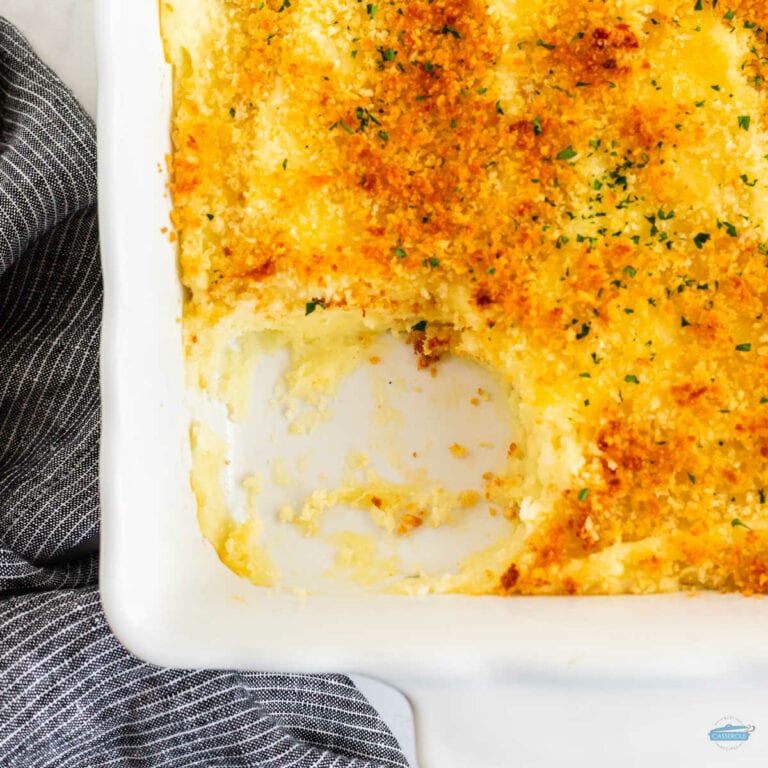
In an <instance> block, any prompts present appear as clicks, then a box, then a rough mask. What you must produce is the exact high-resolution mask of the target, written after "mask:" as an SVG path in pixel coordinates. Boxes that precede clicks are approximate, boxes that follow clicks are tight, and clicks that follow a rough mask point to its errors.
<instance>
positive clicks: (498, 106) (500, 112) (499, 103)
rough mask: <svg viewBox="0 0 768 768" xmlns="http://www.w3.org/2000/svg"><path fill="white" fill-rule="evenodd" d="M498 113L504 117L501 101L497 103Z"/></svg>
mask: <svg viewBox="0 0 768 768" xmlns="http://www.w3.org/2000/svg"><path fill="white" fill-rule="evenodd" d="M496 111H497V112H498V113H499V114H500V115H503V114H504V110H503V109H502V108H501V101H497V102H496Z"/></svg>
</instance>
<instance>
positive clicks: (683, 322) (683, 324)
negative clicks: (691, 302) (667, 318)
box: [680, 317, 693, 328]
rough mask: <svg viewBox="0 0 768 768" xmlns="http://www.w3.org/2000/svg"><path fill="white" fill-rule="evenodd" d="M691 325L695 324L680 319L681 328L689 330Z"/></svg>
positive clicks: (682, 318)
mask: <svg viewBox="0 0 768 768" xmlns="http://www.w3.org/2000/svg"><path fill="white" fill-rule="evenodd" d="M689 325H693V323H691V322H690V320H686V319H685V318H684V317H681V318H680V327H681V328H687V327H688V326H689Z"/></svg>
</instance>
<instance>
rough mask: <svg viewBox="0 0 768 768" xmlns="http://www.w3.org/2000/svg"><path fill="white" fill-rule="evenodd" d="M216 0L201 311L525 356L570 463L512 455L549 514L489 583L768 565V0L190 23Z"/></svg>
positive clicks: (309, 4)
mask: <svg viewBox="0 0 768 768" xmlns="http://www.w3.org/2000/svg"><path fill="white" fill-rule="evenodd" d="M192 6H195V11H194V13H195V14H197V16H199V17H200V18H204V19H205V24H204V25H202V26H201V28H200V31H199V33H197V34H196V35H192V37H191V38H190V39H191V40H193V41H197V45H199V48H198V49H197V50H195V49H194V48H193V47H192V44H191V43H189V42H186V43H184V44H182V43H180V42H178V41H179V40H180V39H181V38H180V37H178V36H177V37H176V38H174V35H173V34H172V33H168V38H169V54H170V57H171V59H172V61H173V63H174V64H175V66H176V108H175V116H174V128H173V140H174V153H173V185H172V188H173V194H174V202H175V211H174V222H175V224H176V227H177V230H178V233H179V237H180V248H181V251H180V253H181V267H182V279H183V281H184V283H185V285H186V286H187V288H188V289H189V292H190V293H189V299H188V302H187V310H186V312H187V322H188V324H189V328H194V329H195V332H197V330H199V328H201V327H204V326H205V324H206V323H212V322H215V321H216V320H217V318H219V317H220V316H221V315H222V313H224V312H225V310H227V309H229V308H231V307H234V306H235V305H236V304H237V303H238V302H242V301H247V302H253V303H254V305H255V308H256V311H257V312H258V313H259V315H260V317H261V318H262V322H263V318H268V319H269V320H270V321H272V322H274V323H276V324H279V323H281V322H290V323H300V322H306V323H310V322H312V321H313V317H314V318H316V317H317V316H318V315H319V314H321V313H323V312H326V313H327V312H331V311H344V312H356V313H363V314H365V313H368V314H371V315H375V316H379V317H381V318H390V320H391V323H392V325H393V326H395V327H398V328H400V327H407V328H410V327H411V326H417V333H422V334H426V337H425V338H421V337H419V339H418V340H419V341H420V342H421V344H422V356H423V355H425V354H429V352H428V351H425V347H424V344H425V343H427V344H429V343H430V342H429V340H430V339H440V340H441V346H442V345H444V344H447V345H448V346H449V347H450V348H451V349H452V350H453V351H454V352H455V353H457V354H463V355H468V356H471V357H473V358H475V359H477V360H479V361H480V362H481V363H482V364H484V365H486V366H488V367H491V368H493V369H495V370H497V371H499V372H500V373H501V374H502V375H504V376H505V377H506V378H507V379H508V380H509V381H511V382H512V383H513V385H514V387H515V390H516V392H517V393H518V397H519V399H520V402H521V403H522V406H521V407H524V412H525V414H527V415H526V418H527V419H528V420H529V432H530V434H529V435H528V437H529V438H530V437H531V435H533V434H534V433H536V430H537V429H539V428H540V425H541V424H542V423H543V422H544V421H546V420H547V419H550V421H551V423H552V424H556V425H557V424H559V425H560V427H559V428H557V429H554V431H550V433H548V435H549V437H548V439H549V440H550V441H551V443H552V446H553V447H552V450H551V451H550V452H549V453H547V455H552V456H555V460H554V462H555V464H557V465H558V466H559V467H560V468H561V469H562V470H563V472H562V473H561V475H557V476H558V477H562V476H564V477H565V478H566V479H565V480H562V479H561V480H557V481H556V480H553V479H552V477H554V476H555V475H556V474H557V473H556V472H554V470H553V471H551V472H550V471H549V470H547V471H548V472H549V475H546V473H545V472H544V470H542V473H543V475H542V477H543V479H542V480H541V484H540V489H539V490H540V498H539V499H535V498H534V499H532V498H530V496H529V495H527V494H528V492H527V491H524V490H520V489H517V490H516V489H515V488H513V487H511V486H512V483H511V481H509V479H507V480H506V481H505V480H504V478H502V479H501V480H498V481H495V482H496V484H497V486H498V487H499V488H504V489H505V490H504V493H506V496H503V497H502V500H503V502H504V505H505V507H506V513H507V514H508V515H509V516H510V517H513V518H516V517H517V516H518V515H520V517H521V523H520V525H521V526H524V527H525V529H526V535H525V538H524V543H523V545H522V546H521V547H520V548H519V549H518V551H516V552H514V553H513V554H511V555H510V557H509V558H508V559H507V560H506V561H505V562H504V563H503V567H497V568H496V570H493V569H492V570H493V572H492V574H491V578H490V582H489V584H488V585H486V586H483V587H479V588H478V590H479V591H489V590H490V591H496V592H499V593H501V594H509V593H552V592H566V593H582V592H621V591H655V590H665V589H677V588H687V587H704V588H713V589H727V590H742V591H768V566H767V564H766V563H767V560H766V556H767V555H768V513H767V512H766V509H767V507H766V494H767V493H768V380H767V377H768V323H767V322H766V318H765V317H764V312H765V311H766V300H767V298H768V229H767V228H766V215H767V214H768V195H767V194H766V181H768V160H767V159H766V157H767V156H766V155H765V153H766V152H768V133H767V130H766V129H767V128H768V124H767V123H766V118H767V117H768V115H767V114H766V103H767V102H766V86H765V80H764V77H765V75H766V61H767V58H766V57H768V42H767V40H768V37H767V35H768V11H767V10H766V7H765V4H764V3H762V2H757V1H756V0H753V1H752V2H739V0H733V1H732V2H729V3H723V2H722V1H721V2H712V0H680V1H674V0H655V1H651V2H648V1H647V0H645V1H644V2H639V1H637V0H608V1H607V2H600V3H596V2H589V1H588V0H567V2H566V1H565V0H498V1H497V2H485V1H484V0H434V1H432V0H407V1H400V0H391V2H375V3H374V2H372V3H367V2H350V1H349V0H323V1H321V0H290V2H289V1H288V0H265V1H264V2H262V0H218V2H214V0H210V2H207V3H202V6H201V3H200V2H199V0H198V2H197V3H190V2H188V1H187V2H175V3H172V4H168V3H165V4H164V7H163V13H164V23H165V25H166V28H167V29H168V30H172V29H174V25H176V24H178V23H179V17H181V22H182V23H183V22H184V14H185V13H186V14H188V16H192V15H193V11H192V10H191V8H192ZM201 7H202V8H203V9H204V10H200V8H201ZM381 323H382V325H381V328H382V330H384V329H385V328H386V327H387V325H386V320H382V321H381ZM189 338H190V339H191V336H190V337H189ZM411 340H412V341H413V339H411ZM434 343H437V342H434ZM516 442H517V444H516V446H515V450H514V451H510V456H509V461H510V466H513V464H514V463H515V462H522V464H519V465H518V464H514V466H516V467H517V466H523V465H524V466H526V467H527V468H528V471H529V472H530V471H531V457H532V456H534V454H535V452H536V451H540V450H541V449H540V448H536V447H534V445H533V442H532V441H531V440H529V441H528V444H526V440H525V439H521V440H517V441H516ZM566 444H567V445H572V446H576V447H575V448H574V449H573V450H571V449H570V448H568V447H567V445H566ZM536 455H538V454H536ZM541 455H542V456H543V455H544V454H543V453H542V454H541ZM526 460H528V464H525V462H526ZM537 462H538V460H537ZM543 463H544V460H543V459H542V460H541V461H540V462H538V463H536V462H534V464H535V466H534V467H533V470H534V471H537V467H539V466H543ZM553 473H554V474H553ZM563 473H564V474H563ZM545 475H546V476H545ZM511 476H512V473H511V471H510V477H511ZM492 485H493V483H492V482H489V490H488V497H489V500H491V501H493V502H494V503H498V493H501V491H494V489H493V487H492ZM494 494H496V495H494ZM521 509H522V510H523V512H522V513H521V512H520V510H521ZM531 509H534V512H530V510H531ZM526 510H528V512H526ZM417 528H418V526H413V531H412V532H411V533H410V534H409V535H419V531H418V530H417ZM494 567H496V566H494ZM467 589H468V590H469V591H472V589H471V588H470V587H468V588H467Z"/></svg>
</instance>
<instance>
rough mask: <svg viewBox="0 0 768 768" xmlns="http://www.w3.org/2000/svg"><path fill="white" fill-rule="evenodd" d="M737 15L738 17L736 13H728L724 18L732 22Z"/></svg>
mask: <svg viewBox="0 0 768 768" xmlns="http://www.w3.org/2000/svg"><path fill="white" fill-rule="evenodd" d="M735 15H736V13H735V11H726V12H725V15H724V16H723V18H724V19H726V20H727V21H730V20H731V19H732V18H733V17H734V16H735Z"/></svg>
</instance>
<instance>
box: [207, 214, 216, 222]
mask: <svg viewBox="0 0 768 768" xmlns="http://www.w3.org/2000/svg"><path fill="white" fill-rule="evenodd" d="M205 215H206V216H207V217H208V221H213V220H214V219H215V218H216V217H215V216H214V215H213V214H212V213H206V214H205Z"/></svg>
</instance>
